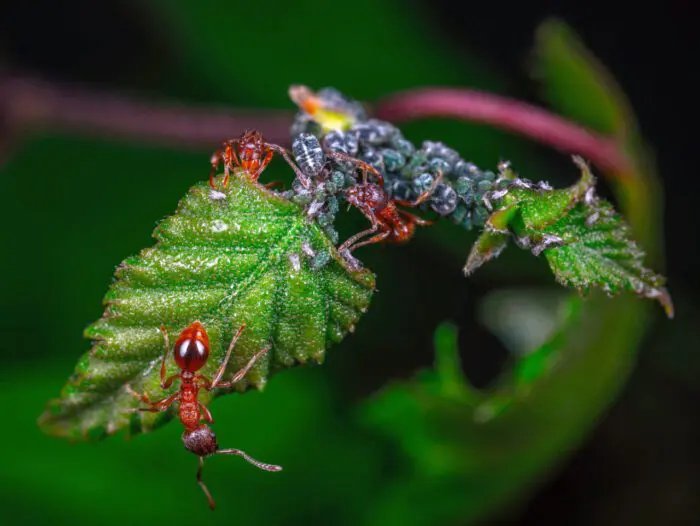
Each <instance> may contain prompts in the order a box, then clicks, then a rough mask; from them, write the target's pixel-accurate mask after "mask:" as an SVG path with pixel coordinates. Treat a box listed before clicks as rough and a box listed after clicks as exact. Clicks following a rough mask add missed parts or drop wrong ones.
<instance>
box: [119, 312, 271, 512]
mask: <svg viewBox="0 0 700 526" xmlns="http://www.w3.org/2000/svg"><path fill="white" fill-rule="evenodd" d="M244 329H245V325H242V326H241V327H240V328H239V329H238V331H237V332H236V333H235V335H234V336H233V338H232V339H231V343H230V344H229V346H228V350H227V351H226V356H225V358H224V361H223V362H222V363H221V365H220V366H219V369H218V370H217V372H216V374H215V375H214V378H213V379H209V378H207V377H206V376H204V375H202V374H199V373H198V372H197V371H199V370H200V369H201V368H202V367H204V365H205V364H206V363H207V360H208V358H209V335H208V334H207V331H206V329H205V328H204V326H203V325H202V324H201V323H200V322H199V321H195V322H193V323H192V324H191V325H190V326H189V327H187V328H186V329H185V330H183V331H182V332H181V333H180V336H179V337H178V339H177V341H176V342H175V346H174V347H173V354H174V357H175V363H176V364H177V366H178V368H179V369H180V372H178V373H175V374H173V375H171V376H167V375H166V363H167V358H168V354H169V353H170V343H169V340H168V333H167V331H166V329H165V327H161V329H160V330H161V332H162V333H163V340H164V351H163V358H162V360H161V365H160V386H161V387H162V388H163V389H164V390H167V389H169V388H170V387H171V386H172V385H173V383H174V382H175V381H176V380H179V381H180V386H179V388H178V390H177V391H175V392H174V393H173V394H171V395H169V396H166V397H165V398H162V399H161V400H155V401H151V400H150V399H149V397H148V394H146V393H142V394H140V393H137V392H135V391H134V390H133V389H131V387H130V386H129V385H128V384H127V386H126V389H127V391H129V392H130V393H131V394H133V395H134V396H135V397H137V398H138V399H139V400H140V401H142V402H143V403H145V404H148V407H142V408H138V409H136V411H147V412H153V413H157V412H162V411H167V410H168V409H169V408H170V406H171V405H173V403H175V402H177V403H178V416H179V418H180V422H182V425H183V426H184V427H185V432H184V433H183V434H182V441H183V442H184V444H185V448H186V449H187V450H188V451H191V452H192V453H194V454H195V455H197V456H198V457H199V469H198V470H197V483H198V484H199V486H200V487H201V488H202V491H204V494H205V495H206V497H207V500H208V501H209V507H210V508H211V509H212V510H213V509H214V507H215V504H214V499H213V498H212V496H211V493H209V490H208V489H207V487H206V485H205V484H204V482H203V481H202V468H203V467H204V458H205V457H208V456H210V455H215V454H217V455H238V456H240V457H243V458H244V459H245V460H247V461H248V462H250V463H251V464H253V465H254V466H257V467H258V468H260V469H262V470H265V471H281V470H282V468H281V467H280V466H276V465H273V464H265V463H263V462H260V461H258V460H255V459H254V458H252V457H251V456H249V455H248V454H247V453H245V452H244V451H241V450H240V449H220V448H219V445H218V443H217V441H216V435H215V434H214V432H213V431H212V430H211V428H210V427H209V425H208V424H212V423H214V418H213V417H212V415H211V412H210V411H209V409H208V408H207V407H206V406H205V405H204V404H203V403H202V402H201V401H200V400H199V390H200V389H205V390H207V391H211V390H213V389H223V388H229V387H232V386H233V385H234V384H235V383H237V382H239V381H240V380H242V379H243V377H244V376H245V375H246V374H247V373H248V371H249V370H250V368H251V367H253V365H254V364H255V362H256V361H257V360H258V359H259V358H260V357H261V356H263V355H264V354H265V353H267V352H268V350H269V349H268V348H263V349H261V350H260V351H258V352H257V353H256V354H254V355H253V357H252V358H251V359H250V361H249V362H248V363H247V364H246V365H245V367H243V368H242V369H241V370H239V371H238V372H237V373H235V374H233V375H232V376H231V379H230V380H228V381H222V379H223V376H224V372H225V371H226V366H227V365H228V362H229V360H230V359H231V353H232V352H233V348H234V347H235V346H236V342H237V341H238V338H239V337H240V336H241V333H242V332H243V330H244ZM202 421H204V423H202Z"/></svg>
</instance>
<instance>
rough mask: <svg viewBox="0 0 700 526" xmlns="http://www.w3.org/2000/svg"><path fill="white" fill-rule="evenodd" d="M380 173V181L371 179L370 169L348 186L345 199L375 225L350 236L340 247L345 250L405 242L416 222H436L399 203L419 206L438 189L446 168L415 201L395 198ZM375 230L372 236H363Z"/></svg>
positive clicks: (347, 251)
mask: <svg viewBox="0 0 700 526" xmlns="http://www.w3.org/2000/svg"><path fill="white" fill-rule="evenodd" d="M375 175H378V176H379V177H378V181H377V183H370V182H367V172H364V173H363V179H362V183H359V184H356V185H354V186H352V187H350V188H348V189H347V190H345V199H346V200H347V202H348V203H350V204H351V205H353V206H355V207H357V208H358V209H359V210H360V212H362V214H363V215H364V216H365V217H366V218H367V219H369V221H370V223H372V226H371V227H370V228H368V229H367V230H363V231H362V232H359V233H357V234H355V235H354V236H352V237H350V238H349V239H348V240H347V241H345V242H344V243H343V244H342V245H341V246H340V248H339V249H338V250H339V252H340V253H341V254H346V255H348V256H349V255H350V252H352V251H353V250H355V249H357V248H359V247H361V246H364V245H369V244H371V243H380V242H382V241H386V242H389V243H405V242H406V241H408V240H409V239H411V237H413V234H414V232H415V230H416V225H418V226H427V225H431V224H432V222H430V221H426V220H425V219H421V218H420V217H418V216H416V215H414V214H412V213H410V212H407V211H406V210H401V209H400V208H398V207H397V205H401V206H406V207H411V208H413V207H417V206H420V205H421V204H422V203H424V202H425V201H426V200H427V199H428V198H429V197H430V196H431V195H432V194H433V192H434V191H435V188H437V185H438V184H439V183H440V181H441V180H442V172H440V173H438V176H437V177H436V178H435V180H434V181H433V183H432V184H431V185H430V187H429V188H427V189H426V190H425V192H423V193H422V194H421V195H419V196H418V197H417V198H416V199H415V200H413V201H405V200H403V199H392V198H390V197H389V196H388V194H387V193H386V191H385V190H384V179H383V178H382V176H381V175H379V174H375ZM370 234H374V235H373V236H372V237H370V238H369V239H364V240H362V241H360V240H361V239H362V238H364V237H367V236H368V235H370Z"/></svg>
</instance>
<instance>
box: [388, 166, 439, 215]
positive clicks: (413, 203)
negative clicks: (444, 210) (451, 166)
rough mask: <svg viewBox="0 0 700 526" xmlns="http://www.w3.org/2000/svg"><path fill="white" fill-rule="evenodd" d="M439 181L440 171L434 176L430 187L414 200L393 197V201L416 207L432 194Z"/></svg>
mask: <svg viewBox="0 0 700 526" xmlns="http://www.w3.org/2000/svg"><path fill="white" fill-rule="evenodd" d="M440 181H442V172H439V173H438V176H437V177H436V178H435V180H434V181H433V184H431V185H430V187H429V188H428V189H427V190H426V191H425V192H423V193H422V194H420V195H419V196H418V197H417V198H416V199H415V201H404V200H403V199H394V202H395V203H396V204H399V205H401V206H408V207H412V208H413V207H416V206H418V205H420V204H422V203H424V202H425V201H426V200H427V199H428V198H429V197H430V196H431V195H433V192H434V191H435V189H436V188H437V185H438V184H440Z"/></svg>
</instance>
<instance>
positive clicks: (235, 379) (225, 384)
mask: <svg viewBox="0 0 700 526" xmlns="http://www.w3.org/2000/svg"><path fill="white" fill-rule="evenodd" d="M269 350H270V349H269V348H267V347H266V348H265V349H261V350H260V351H258V352H256V353H255V354H254V355H253V357H252V358H251V359H250V361H249V362H248V363H247V364H246V366H245V367H243V369H241V370H240V371H238V372H237V373H236V374H234V375H233V376H232V377H231V380H230V381H228V382H218V383H217V384H216V385H213V383H212V385H211V386H210V387H209V389H210V390H211V389H213V388H214V387H231V386H233V384H236V383H238V382H240V381H241V380H242V379H243V377H244V376H245V375H246V374H248V371H249V370H250V368H251V367H253V365H254V364H255V362H256V361H258V359H259V358H260V357H261V356H262V355H263V354H265V353H266V352H267V351H269Z"/></svg>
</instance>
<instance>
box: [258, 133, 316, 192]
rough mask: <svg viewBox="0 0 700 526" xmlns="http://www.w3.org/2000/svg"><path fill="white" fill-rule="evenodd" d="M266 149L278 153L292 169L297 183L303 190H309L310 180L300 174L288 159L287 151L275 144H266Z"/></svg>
mask: <svg viewBox="0 0 700 526" xmlns="http://www.w3.org/2000/svg"><path fill="white" fill-rule="evenodd" d="M268 147H269V148H270V149H271V150H272V151H274V152H277V153H279V154H280V155H281V156H282V157H284V160H285V161H287V164H288V165H289V166H291V167H292V170H294V173H295V174H296V176H297V179H299V182H300V183H301V185H302V186H303V187H304V188H311V180H310V179H309V177H308V176H307V175H306V174H305V173H304V172H302V171H301V170H300V169H299V167H298V166H297V165H296V164H295V163H294V161H292V158H291V157H289V154H288V153H287V150H285V149H284V148H282V147H281V146H278V145H276V144H268Z"/></svg>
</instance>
